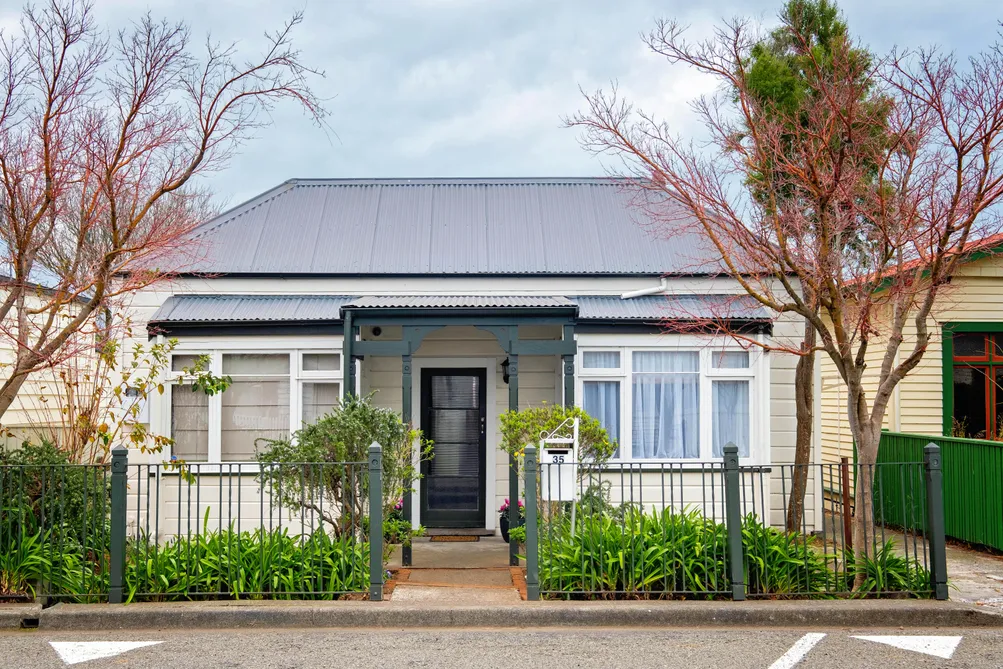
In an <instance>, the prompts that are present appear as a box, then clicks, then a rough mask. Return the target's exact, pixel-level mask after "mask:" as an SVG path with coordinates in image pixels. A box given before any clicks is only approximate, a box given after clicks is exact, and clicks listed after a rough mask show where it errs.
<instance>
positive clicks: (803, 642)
mask: <svg viewBox="0 0 1003 669" xmlns="http://www.w3.org/2000/svg"><path fill="white" fill-rule="evenodd" d="M824 638H825V635H824V634H822V633H821V632H812V633H811V634H805V635H804V636H803V637H801V638H800V639H798V640H797V643H795V644H794V645H793V646H791V647H790V650H788V651H787V652H786V653H784V654H783V656H782V657H781V658H780V659H779V660H777V661H776V662H774V663H773V664H771V665H770V669H791V667H793V666H795V665H796V664H797V663H798V662H800V661H801V660H803V659H804V657H805V655H807V654H808V651H810V650H811V649H812V648H814V647H815V646H817V645H818V642H819V641H821V640H822V639H824Z"/></svg>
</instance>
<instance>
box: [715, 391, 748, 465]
mask: <svg viewBox="0 0 1003 669" xmlns="http://www.w3.org/2000/svg"><path fill="white" fill-rule="evenodd" d="M711 394H712V395H713V400H714V409H713V417H712V420H713V421H714V426H713V432H714V451H713V452H714V457H716V458H720V457H722V456H724V447H725V446H726V445H727V444H728V443H732V444H735V445H736V446H738V454H739V455H740V456H742V457H743V458H747V457H749V453H750V442H751V434H750V431H749V422H750V421H749V382H748V381H714V383H713V385H712V393H711Z"/></svg>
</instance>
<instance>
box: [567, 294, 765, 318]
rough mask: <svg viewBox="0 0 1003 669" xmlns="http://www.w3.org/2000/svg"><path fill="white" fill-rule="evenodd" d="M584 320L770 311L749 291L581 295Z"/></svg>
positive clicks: (580, 315)
mask: <svg viewBox="0 0 1003 669" xmlns="http://www.w3.org/2000/svg"><path fill="white" fill-rule="evenodd" d="M574 300H575V302H577V303H578V320H580V321H642V322H654V321H658V320H661V319H672V320H683V321H686V320H697V319H705V318H712V319H735V320H768V319H769V314H768V313H767V311H766V310H765V309H763V308H762V307H761V306H760V305H759V303H758V302H756V301H755V300H753V299H752V298H751V297H749V296H747V295H644V296H641V297H633V298H630V299H626V300H625V299H622V298H621V297H620V296H619V295H579V296H578V297H576V298H574Z"/></svg>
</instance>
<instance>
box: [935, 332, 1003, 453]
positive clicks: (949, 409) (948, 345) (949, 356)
mask: <svg viewBox="0 0 1003 669" xmlns="http://www.w3.org/2000/svg"><path fill="white" fill-rule="evenodd" d="M955 334H987V335H999V336H1003V322H990V321H972V322H959V323H944V324H943V327H942V328H941V381H942V383H943V434H944V436H945V437H949V436H951V434H952V433H953V431H954V367H955V366H968V367H971V366H978V367H989V368H990V370H992V369H993V368H994V367H1003V360H993V356H992V353H993V352H992V350H989V351H987V359H986V360H984V361H978V362H974V361H964V360H962V361H955V359H954V335H955ZM987 346H988V347H989V348H990V349H991V348H992V341H991V340H990V342H989V343H987ZM990 373H992V372H990ZM987 436H988V435H987Z"/></svg>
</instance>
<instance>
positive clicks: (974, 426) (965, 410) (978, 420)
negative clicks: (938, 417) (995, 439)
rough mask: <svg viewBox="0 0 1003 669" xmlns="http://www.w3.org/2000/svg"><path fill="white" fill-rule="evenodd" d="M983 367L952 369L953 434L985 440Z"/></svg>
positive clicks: (984, 377)
mask: <svg viewBox="0 0 1003 669" xmlns="http://www.w3.org/2000/svg"><path fill="white" fill-rule="evenodd" d="M987 385H988V384H987V383H986V368H985V367H955V368H954V434H955V435H956V436H960V437H971V438H974V439H985V438H986V434H987V430H986V426H987V424H988V422H989V417H988V416H987V415H986V409H987V399H988V398H987V392H986V391H987V387H986V386H987Z"/></svg>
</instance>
